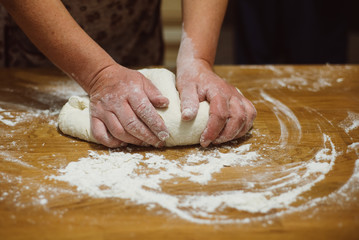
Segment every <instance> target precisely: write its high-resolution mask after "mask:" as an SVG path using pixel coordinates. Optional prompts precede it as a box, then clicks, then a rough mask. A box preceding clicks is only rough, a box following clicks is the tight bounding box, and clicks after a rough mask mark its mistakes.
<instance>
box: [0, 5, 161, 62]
mask: <svg viewBox="0 0 359 240" xmlns="http://www.w3.org/2000/svg"><path fill="white" fill-rule="evenodd" d="M62 2H63V3H64V5H65V6H66V8H67V10H68V11H69V12H70V14H71V15H72V17H73V18H74V19H75V20H76V21H77V23H78V24H79V25H80V26H81V27H82V28H83V29H84V30H85V32H87V34H88V35H89V36H90V37H91V38H92V39H94V40H95V41H96V42H97V43H98V44H99V45H100V46H101V47H102V48H103V49H105V51H106V52H107V53H108V54H109V55H111V57H113V58H114V60H115V61H117V62H118V63H119V64H121V65H123V66H126V67H144V66H148V65H161V64H162V61H163V49H164V47H163V39H162V27H161V16H160V7H161V6H160V5H161V0H137V1H136V0H63V1H62ZM49 66H53V64H52V63H51V62H50V61H49V60H48V59H47V58H46V57H45V56H44V55H43V54H42V53H41V52H40V51H39V50H37V48H36V47H35V46H34V45H33V44H32V43H31V42H30V40H29V39H28V38H27V37H26V35H25V34H24V33H23V32H22V31H21V29H20V28H19V27H18V26H17V25H16V23H15V22H14V21H13V20H12V18H11V16H9V14H8V13H7V12H6V10H5V9H4V7H2V6H1V5H0V67H49Z"/></svg>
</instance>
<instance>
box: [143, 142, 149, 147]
mask: <svg viewBox="0 0 359 240" xmlns="http://www.w3.org/2000/svg"><path fill="white" fill-rule="evenodd" d="M141 146H144V147H149V146H151V145H150V144H148V143H146V142H142V143H141Z"/></svg>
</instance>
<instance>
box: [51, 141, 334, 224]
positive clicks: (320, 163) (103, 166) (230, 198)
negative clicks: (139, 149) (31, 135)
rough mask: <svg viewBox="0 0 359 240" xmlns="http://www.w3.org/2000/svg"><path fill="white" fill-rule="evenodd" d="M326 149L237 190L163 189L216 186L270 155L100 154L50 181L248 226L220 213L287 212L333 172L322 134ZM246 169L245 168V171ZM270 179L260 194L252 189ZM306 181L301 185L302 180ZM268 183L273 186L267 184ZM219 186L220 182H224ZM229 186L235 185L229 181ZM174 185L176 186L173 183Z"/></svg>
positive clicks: (242, 151)
mask: <svg viewBox="0 0 359 240" xmlns="http://www.w3.org/2000/svg"><path fill="white" fill-rule="evenodd" d="M323 144H324V145H325V147H324V148H323V149H321V150H319V151H318V152H317V153H316V154H315V156H314V157H313V158H312V159H310V160H308V161H304V162H301V163H297V164H296V165H294V166H293V164H287V165H284V166H282V167H281V169H280V170H279V171H280V172H282V173H283V174H285V176H283V177H282V178H281V179H278V178H277V177H276V174H277V173H278V172H275V171H273V172H271V171H268V172H266V173H261V175H262V176H261V178H257V179H254V180H253V179H245V178H243V177H241V176H240V175H239V176H238V177H237V178H238V179H236V180H235V182H232V184H233V183H245V182H246V183H248V182H249V184H246V186H244V187H242V188H241V189H236V190H226V191H217V192H214V193H211V194H209V193H207V192H197V193H187V192H185V191H184V193H183V194H171V191H170V190H168V189H167V188H166V187H163V186H167V187H168V186H169V184H166V183H172V184H173V182H175V183H177V184H179V182H181V183H186V182H190V183H192V184H199V185H210V184H212V183H215V182H216V178H215V174H216V173H220V172H221V171H222V170H223V168H226V167H235V168H236V169H237V168H241V167H254V168H255V167H263V166H266V165H267V164H268V162H271V161H272V160H271V159H268V158H269V156H260V155H259V154H258V152H256V151H251V145H250V144H246V145H243V146H240V147H238V148H235V149H233V150H232V151H229V152H227V153H222V152H220V151H218V150H214V151H213V152H211V153H202V152H199V153H196V154H190V155H188V156H186V157H184V158H182V159H177V160H169V159H166V158H165V157H164V156H163V155H156V154H148V153H147V154H145V155H144V156H143V155H141V154H138V153H127V152H112V151H111V152H109V153H108V154H102V155H100V154H98V153H96V152H93V151H90V153H89V156H88V157H86V158H81V159H79V161H77V162H71V163H70V164H68V165H67V166H66V167H65V168H64V169H61V170H60V173H61V174H60V175H58V176H50V178H51V179H55V180H61V181H66V182H68V183H69V184H70V185H73V186H76V187H77V190H78V191H79V192H82V193H84V194H88V195H90V196H92V197H98V198H113V197H118V198H122V199H128V200H131V201H132V202H134V203H136V204H147V205H151V204H157V205H158V206H160V207H162V208H164V209H167V210H168V211H170V212H171V213H173V214H176V215H177V216H179V217H181V218H183V219H186V220H188V221H192V222H195V223H231V222H232V223H233V222H247V221H248V219H247V218H246V219H230V218H228V217H227V216H226V215H225V214H222V215H218V213H223V211H224V210H225V209H227V208H231V209H236V210H238V211H246V212H249V213H268V212H269V211H271V210H273V209H277V210H282V211H285V210H287V209H289V208H290V207H291V204H293V203H295V202H296V201H297V200H298V196H299V195H301V194H302V193H304V192H306V191H308V190H310V189H311V188H312V187H313V186H314V185H315V184H316V183H317V182H319V181H321V180H323V178H324V176H325V175H326V174H327V173H328V172H329V171H330V170H331V168H332V166H333V165H334V162H335V159H336V157H337V156H338V153H337V152H336V150H335V146H334V144H333V142H332V141H331V139H330V137H329V136H328V135H325V134H323ZM243 169H244V168H243ZM264 179H266V180H269V184H270V185H269V186H268V187H267V188H266V189H264V190H263V191H258V190H254V189H253V186H254V185H258V184H261V183H262V182H263V180H264ZM303 179H305V180H303ZM270 180H272V181H270ZM222 181H223V179H222ZM232 181H233V180H232ZM175 185H176V184H175Z"/></svg>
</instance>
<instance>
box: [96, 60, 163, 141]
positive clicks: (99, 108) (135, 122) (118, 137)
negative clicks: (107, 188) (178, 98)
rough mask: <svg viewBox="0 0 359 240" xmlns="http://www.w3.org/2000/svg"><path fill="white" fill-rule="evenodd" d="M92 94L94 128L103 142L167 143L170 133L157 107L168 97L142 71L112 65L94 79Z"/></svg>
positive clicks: (98, 138)
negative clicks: (165, 141)
mask: <svg viewBox="0 0 359 240" xmlns="http://www.w3.org/2000/svg"><path fill="white" fill-rule="evenodd" d="M89 95H90V111H91V131H92V134H93V136H94V137H95V139H96V140H97V141H99V142H100V143H101V144H103V145H105V146H108V147H119V146H125V145H126V143H131V144H135V145H144V146H148V145H152V146H155V147H162V146H164V140H165V139H166V138H168V137H169V133H168V130H167V128H166V125H165V123H164V122H163V120H162V118H161V117H160V116H159V115H158V113H157V112H156V110H155V108H154V107H167V106H168V103H169V101H168V99H167V98H166V97H164V96H162V94H161V93H160V91H159V90H158V89H157V88H156V87H155V86H154V85H153V84H152V83H151V81H150V80H148V79H147V78H145V77H144V76H143V75H142V74H141V73H139V72H138V71H134V70H130V69H127V68H125V67H122V66H120V65H118V64H114V65H110V66H109V67H107V68H104V69H103V70H102V71H100V72H99V73H98V74H97V75H96V77H95V78H94V79H93V81H91V87H90V90H89Z"/></svg>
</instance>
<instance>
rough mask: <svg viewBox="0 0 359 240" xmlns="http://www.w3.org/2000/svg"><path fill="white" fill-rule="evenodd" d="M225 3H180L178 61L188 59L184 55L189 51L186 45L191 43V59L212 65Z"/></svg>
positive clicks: (186, 0)
mask: <svg viewBox="0 0 359 240" xmlns="http://www.w3.org/2000/svg"><path fill="white" fill-rule="evenodd" d="M227 3H228V2H227V1H226V0H183V1H182V16H183V33H182V42H181V48H180V52H179V60H181V58H187V57H188V56H186V55H188V54H189V53H188V52H190V51H191V50H190V49H188V48H190V47H188V46H186V45H188V42H191V44H192V48H193V49H192V54H193V57H194V58H196V59H202V60H205V61H206V62H208V63H209V64H210V65H213V63H214V59H215V56H216V49H217V44H218V38H219V34H220V30H221V26H222V22H223V18H224V15H225V12H226V7H227ZM186 42H187V43H186ZM186 51H187V53H184V52H186Z"/></svg>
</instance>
